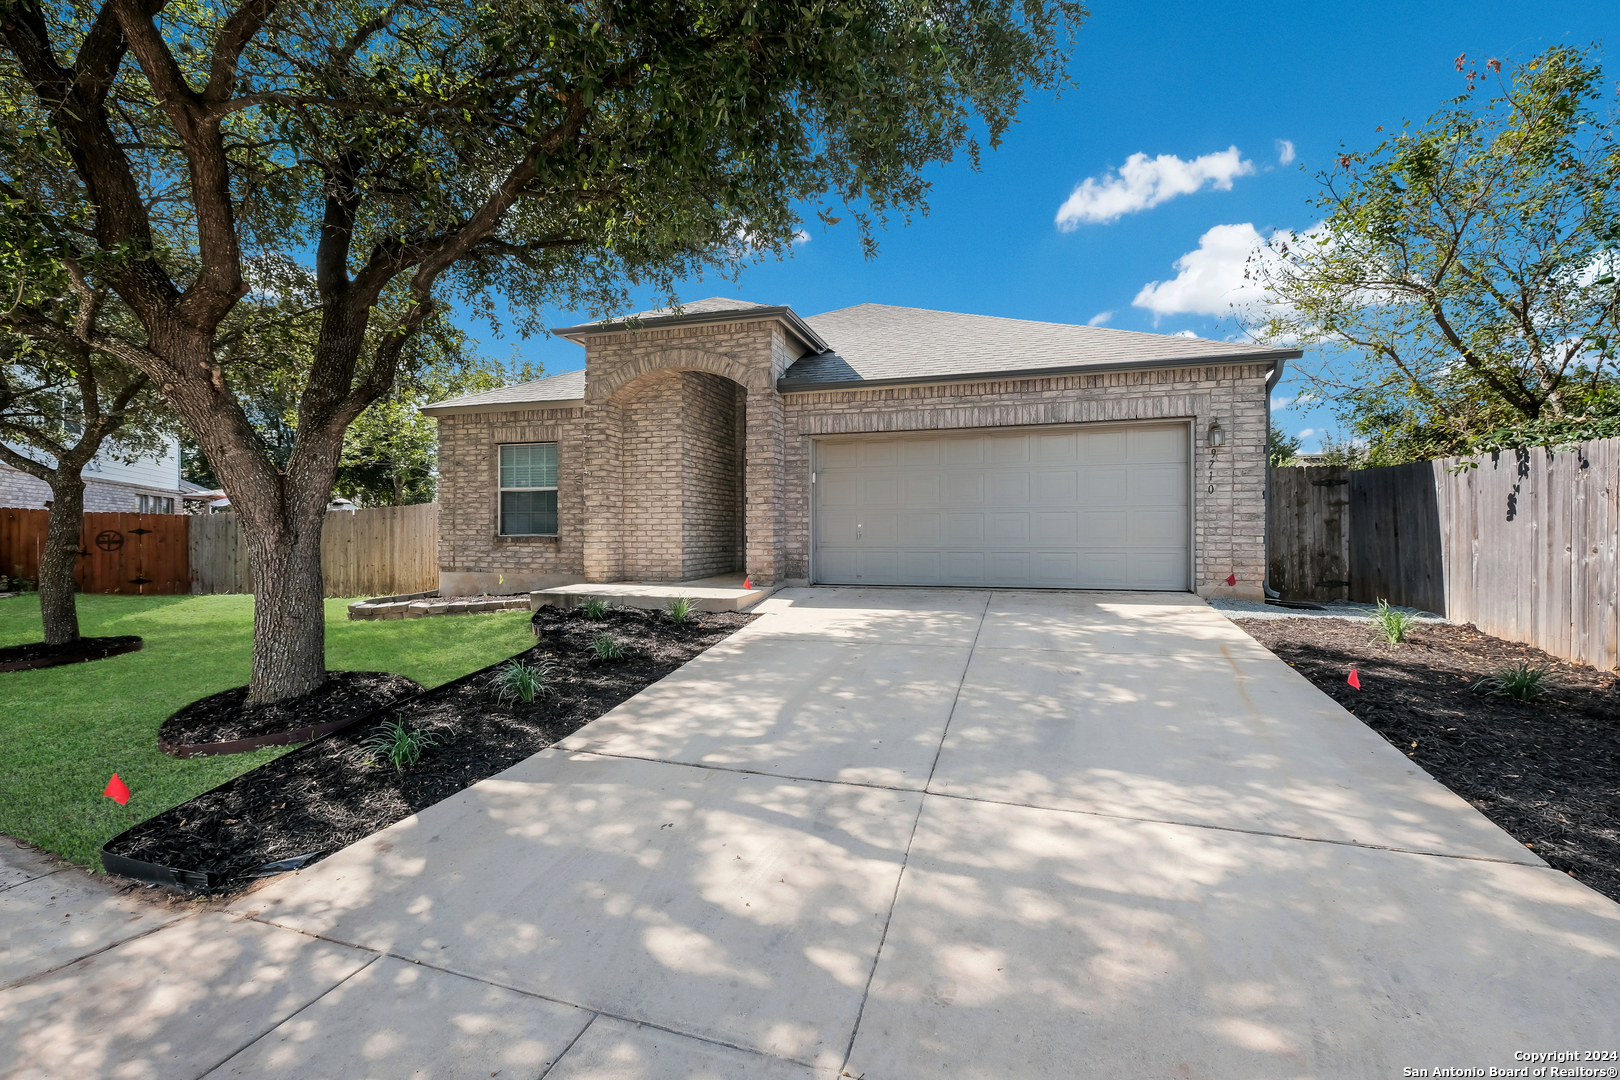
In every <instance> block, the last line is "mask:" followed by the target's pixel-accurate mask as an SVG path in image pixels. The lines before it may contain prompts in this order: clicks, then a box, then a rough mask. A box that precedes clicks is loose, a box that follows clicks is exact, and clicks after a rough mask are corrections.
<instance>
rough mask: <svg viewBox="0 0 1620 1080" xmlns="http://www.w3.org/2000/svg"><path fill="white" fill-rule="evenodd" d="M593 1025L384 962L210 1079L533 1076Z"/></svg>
mask: <svg viewBox="0 0 1620 1080" xmlns="http://www.w3.org/2000/svg"><path fill="white" fill-rule="evenodd" d="M590 1020H591V1014H590V1013H588V1012H582V1011H581V1010H579V1009H575V1008H572V1007H570V1006H567V1005H559V1004H557V1003H556V1002H554V1001H546V1000H545V999H544V998H537V997H533V996H531V995H528V994H520V993H518V992H517V991H515V990H507V989H505V988H503V987H499V986H491V985H489V984H488V983H481V982H474V981H473V980H471V979H466V978H462V977H461V976H460V975H451V974H449V973H448V972H444V971H435V970H434V969H433V968H429V967H424V966H422V965H420V964H408V963H406V962H405V961H403V960H397V959H395V958H394V957H391V956H384V957H379V958H377V959H375V960H374V962H372V963H370V964H368V965H367V966H366V968H365V970H363V971H361V972H360V973H359V974H357V975H355V976H354V977H353V978H351V979H348V980H346V981H345V982H343V983H342V984H341V985H339V986H337V987H336V988H335V989H333V990H332V991H331V992H330V993H328V994H326V995H325V996H323V997H322V998H321V999H320V1000H319V1001H316V1002H315V1003H314V1004H313V1005H311V1006H310V1007H309V1008H307V1009H305V1010H303V1011H302V1012H300V1013H299V1014H298V1015H296V1016H294V1017H292V1018H291V1019H290V1020H287V1021H286V1022H284V1023H282V1024H281V1025H279V1026H278V1027H277V1028H276V1029H275V1030H274V1031H271V1032H270V1033H269V1034H267V1035H265V1036H264V1037H263V1038H261V1039H259V1040H258V1041H257V1042H255V1043H253V1045H251V1046H249V1047H248V1048H247V1049H245V1050H243V1051H242V1052H241V1053H239V1054H236V1055H235V1056H233V1057H232V1058H231V1059H230V1060H229V1061H227V1062H225V1063H224V1064H223V1065H221V1066H220V1067H219V1068H218V1069H216V1070H214V1071H213V1072H211V1073H209V1074H208V1076H209V1077H210V1080H223V1078H224V1077H236V1076H239V1077H288V1078H289V1080H395V1078H397V1077H411V1078H412V1080H454V1078H457V1077H463V1076H479V1077H488V1076H497V1075H498V1076H514V1077H533V1076H540V1075H542V1074H544V1073H545V1071H546V1069H547V1067H548V1066H550V1065H551V1064H552V1063H553V1062H554V1061H556V1060H557V1059H558V1058H559V1057H560V1056H562V1053H563V1051H564V1050H566V1049H567V1048H568V1046H569V1044H570V1043H572V1042H573V1041H574V1039H576V1038H577V1037H578V1036H579V1033H580V1032H581V1031H583V1030H584V1029H585V1025H586V1024H588V1023H590Z"/></svg>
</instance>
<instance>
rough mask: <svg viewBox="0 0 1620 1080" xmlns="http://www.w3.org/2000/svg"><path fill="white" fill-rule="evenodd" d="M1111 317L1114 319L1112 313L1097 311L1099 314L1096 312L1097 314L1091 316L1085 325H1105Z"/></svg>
mask: <svg viewBox="0 0 1620 1080" xmlns="http://www.w3.org/2000/svg"><path fill="white" fill-rule="evenodd" d="M1113 317H1114V313H1113V312H1112V311H1099V312H1097V314H1095V315H1093V316H1092V317H1091V318H1089V319H1087V320H1086V325H1087V326H1103V325H1106V324H1107V322H1108V320H1109V319H1112V318H1113Z"/></svg>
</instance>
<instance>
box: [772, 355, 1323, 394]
mask: <svg viewBox="0 0 1620 1080" xmlns="http://www.w3.org/2000/svg"><path fill="white" fill-rule="evenodd" d="M1304 355H1305V353H1304V352H1303V351H1302V350H1300V349H1267V350H1265V351H1263V352H1252V353H1229V354H1227V355H1224V356H1185V357H1177V358H1175V359H1173V360H1124V361H1119V362H1117V363H1110V364H1072V365H1069V366H1066V367H1038V368H1018V369H1015V370H1012V371H965V372H960V373H952V374H948V375H944V374H942V375H913V376H909V377H907V378H895V379H839V380H837V381H813V380H789V379H778V380H777V382H776V390H777V393H780V394H805V393H813V392H815V391H818V390H863V389H873V388H878V387H884V386H923V385H927V384H930V383H933V384H940V383H959V382H985V381H988V380H1001V379H1040V378H1048V377H1051V376H1053V375H1094V374H1105V373H1108V372H1113V371H1149V370H1154V369H1162V368H1191V367H1209V366H1211V365H1215V364H1254V363H1272V364H1279V363H1282V362H1283V361H1285V360H1298V359H1299V358H1300V357H1302V356H1304Z"/></svg>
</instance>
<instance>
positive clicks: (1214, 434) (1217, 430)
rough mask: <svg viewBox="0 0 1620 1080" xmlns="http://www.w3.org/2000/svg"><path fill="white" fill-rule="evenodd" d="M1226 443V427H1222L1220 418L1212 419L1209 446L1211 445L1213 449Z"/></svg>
mask: <svg viewBox="0 0 1620 1080" xmlns="http://www.w3.org/2000/svg"><path fill="white" fill-rule="evenodd" d="M1225 445H1226V429H1225V428H1223V427H1221V422H1220V421H1219V420H1211V421H1210V422H1209V446H1210V449H1212V450H1213V449H1214V448H1215V447H1217V446H1225Z"/></svg>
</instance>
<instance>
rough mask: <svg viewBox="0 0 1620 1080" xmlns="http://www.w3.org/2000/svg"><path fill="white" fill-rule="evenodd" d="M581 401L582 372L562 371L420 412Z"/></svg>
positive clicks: (583, 394) (583, 391) (426, 406)
mask: <svg viewBox="0 0 1620 1080" xmlns="http://www.w3.org/2000/svg"><path fill="white" fill-rule="evenodd" d="M584 397H585V372H584V371H583V370H581V371H565V372H563V373H562V374H561V375H552V376H550V377H549V378H545V379H535V380H534V381H533V382H526V383H517V384H515V385H513V386H502V387H499V388H497V389H494V390H485V391H484V392H483V393H481V394H467V395H466V396H464V397H458V398H448V399H446V400H444V401H435V402H434V403H433V404H431V405H424V406H422V409H421V411H422V412H424V413H427V414H428V415H429V416H432V415H435V414H436V413H440V412H460V411H464V410H468V411H477V410H482V409H487V408H488V407H489V406H491V405H527V404H531V403H534V402H542V401H556V402H566V401H582V400H584Z"/></svg>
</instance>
